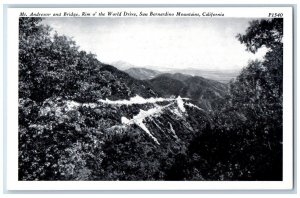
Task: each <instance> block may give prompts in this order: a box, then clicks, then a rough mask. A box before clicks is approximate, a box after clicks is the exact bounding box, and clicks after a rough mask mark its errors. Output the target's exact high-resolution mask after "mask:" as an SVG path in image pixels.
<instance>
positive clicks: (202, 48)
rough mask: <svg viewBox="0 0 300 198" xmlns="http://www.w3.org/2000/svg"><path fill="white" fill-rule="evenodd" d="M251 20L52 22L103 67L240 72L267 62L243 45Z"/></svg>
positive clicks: (47, 21)
mask: <svg viewBox="0 0 300 198" xmlns="http://www.w3.org/2000/svg"><path fill="white" fill-rule="evenodd" d="M251 20H253V19H249V18H191V17H187V18H171V17H170V18H167V17H163V18H154V17H152V18H151V17H145V18H144V17H138V18H133V17H132V18H130V17H122V18H108V17H107V18H106V17H103V18H102V17H99V18H93V17H91V18H83V17H79V18H72V17H70V18H69V17H68V18H67V17H53V18H46V19H45V20H44V23H45V24H48V25H50V26H51V27H52V28H53V30H54V31H57V33H58V34H64V35H66V36H69V37H72V38H73V40H75V41H76V44H77V45H78V46H80V49H81V50H85V51H87V52H91V53H93V54H96V55H97V58H98V59H99V61H101V62H104V63H108V64H112V63H114V62H118V61H119V62H120V61H122V62H126V63H128V64H132V65H134V66H136V67H148V68H152V69H158V70H165V69H168V68H174V69H184V68H194V69H205V70H240V69H241V68H243V67H245V66H246V65H247V63H248V61H249V60H254V59H262V57H263V56H264V54H265V53H266V49H264V48H263V49H261V50H259V51H258V52H257V53H256V54H252V53H250V52H247V51H246V48H245V45H243V44H241V43H240V42H239V41H238V40H237V39H236V35H237V34H238V33H242V34H243V33H245V30H246V28H247V27H248V26H249V21H251Z"/></svg>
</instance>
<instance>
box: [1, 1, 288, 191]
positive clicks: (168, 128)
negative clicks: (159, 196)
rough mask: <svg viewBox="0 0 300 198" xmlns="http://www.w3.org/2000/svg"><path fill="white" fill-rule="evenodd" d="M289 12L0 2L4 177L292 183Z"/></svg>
mask: <svg viewBox="0 0 300 198" xmlns="http://www.w3.org/2000/svg"><path fill="white" fill-rule="evenodd" d="M292 19H293V8H292V7H271V6H270V7H195V6H194V7H188V6H185V7H167V6H164V7H159V6H157V7H147V6H144V7H132V8H130V7H116V6H115V7H111V8H109V7H105V8H101V7H95V8H59V7H58V8H7V20H8V23H7V31H8V34H7V55H8V56H7V72H8V73H7V75H8V76H9V78H8V79H7V80H8V82H7V85H8V91H7V92H8V95H7V97H8V101H7V103H8V105H9V107H10V108H9V112H7V114H8V118H7V121H8V125H7V128H8V130H7V132H6V133H7V137H8V139H7V155H8V166H7V171H8V172H7V187H8V189H9V190H216V189H218V190H224V189H226V190H243V189H245V190H274V189H276V190H288V189H292V188H293V20H292Z"/></svg>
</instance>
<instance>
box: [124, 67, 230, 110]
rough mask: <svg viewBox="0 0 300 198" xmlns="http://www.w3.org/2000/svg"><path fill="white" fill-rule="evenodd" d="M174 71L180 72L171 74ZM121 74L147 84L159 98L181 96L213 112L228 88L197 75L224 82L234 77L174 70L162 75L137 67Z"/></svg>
mask: <svg viewBox="0 0 300 198" xmlns="http://www.w3.org/2000/svg"><path fill="white" fill-rule="evenodd" d="M175 71H180V72H178V73H173V72H175ZM123 72H126V73H127V74H129V76H131V77H133V78H134V79H136V80H141V82H142V84H145V83H147V86H149V87H151V90H153V91H154V92H155V93H157V94H158V95H159V96H160V97H172V96H175V97H177V96H181V97H186V98H190V99H191V100H192V101H193V103H194V104H197V105H198V106H199V107H201V108H202V109H204V110H215V109H217V108H218V107H219V106H220V105H222V103H223V102H224V99H225V96H226V94H227V91H228V86H227V85H226V83H222V82H220V81H222V80H220V81H216V80H213V79H208V78H204V77H201V76H198V75H200V74H202V73H204V74H205V75H206V76H214V78H215V79H223V81H225V82H229V78H230V75H231V76H232V77H234V75H235V73H234V72H231V73H229V72H228V73H227V74H230V75H228V76H226V75H225V76H223V77H219V76H218V75H219V74H220V72H219V73H218V72H212V71H210V72H203V71H202V70H174V71H172V73H163V72H160V71H156V70H151V69H146V68H137V67H134V68H130V69H126V70H123ZM184 73H191V74H193V75H190V74H184ZM196 74H198V75H196ZM225 79H227V80H225ZM145 86H146V85H145Z"/></svg>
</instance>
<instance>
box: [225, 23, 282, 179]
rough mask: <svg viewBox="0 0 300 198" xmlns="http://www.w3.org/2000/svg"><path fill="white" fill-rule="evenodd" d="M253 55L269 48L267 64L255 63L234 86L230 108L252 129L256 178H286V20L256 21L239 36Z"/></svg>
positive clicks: (251, 146) (265, 61)
mask: <svg viewBox="0 0 300 198" xmlns="http://www.w3.org/2000/svg"><path fill="white" fill-rule="evenodd" d="M237 38H238V39H239V41H240V42H241V43H243V44H245V45H246V49H247V50H248V51H250V52H252V53H256V52H257V50H258V49H259V48H261V47H263V46H265V47H267V48H268V52H267V53H266V55H265V57H264V60H263V61H261V62H260V61H252V62H250V63H249V64H248V66H247V67H246V68H244V69H243V70H242V72H241V73H240V75H239V76H238V77H237V79H236V81H235V82H233V83H231V85H230V93H231V98H230V105H231V108H232V109H233V110H234V111H236V115H237V116H240V117H241V119H240V120H241V122H242V123H243V125H244V128H247V129H249V132H248V133H250V134H252V135H251V136H250V137H249V138H250V139H249V140H250V141H252V142H253V143H251V144H250V145H249V149H250V150H248V152H252V153H256V160H255V161H254V162H253V163H255V164H256V165H255V170H254V173H253V177H254V178H258V179H267V180H269V179H270V180H280V179H281V178H282V82H283V43H282V38H283V19H278V18H276V19H268V20H260V21H259V20H255V21H252V22H251V23H250V26H249V27H248V28H247V30H246V33H245V34H244V35H241V34H239V35H238V36H237Z"/></svg>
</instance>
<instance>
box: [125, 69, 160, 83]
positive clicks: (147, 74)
mask: <svg viewBox="0 0 300 198" xmlns="http://www.w3.org/2000/svg"><path fill="white" fill-rule="evenodd" d="M124 72H126V73H127V74H129V75H130V76H131V77H133V78H135V79H139V80H148V79H152V78H155V77H156V76H158V75H159V74H161V72H159V71H156V70H152V69H146V68H137V67H133V68H129V69H126V70H124Z"/></svg>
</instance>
